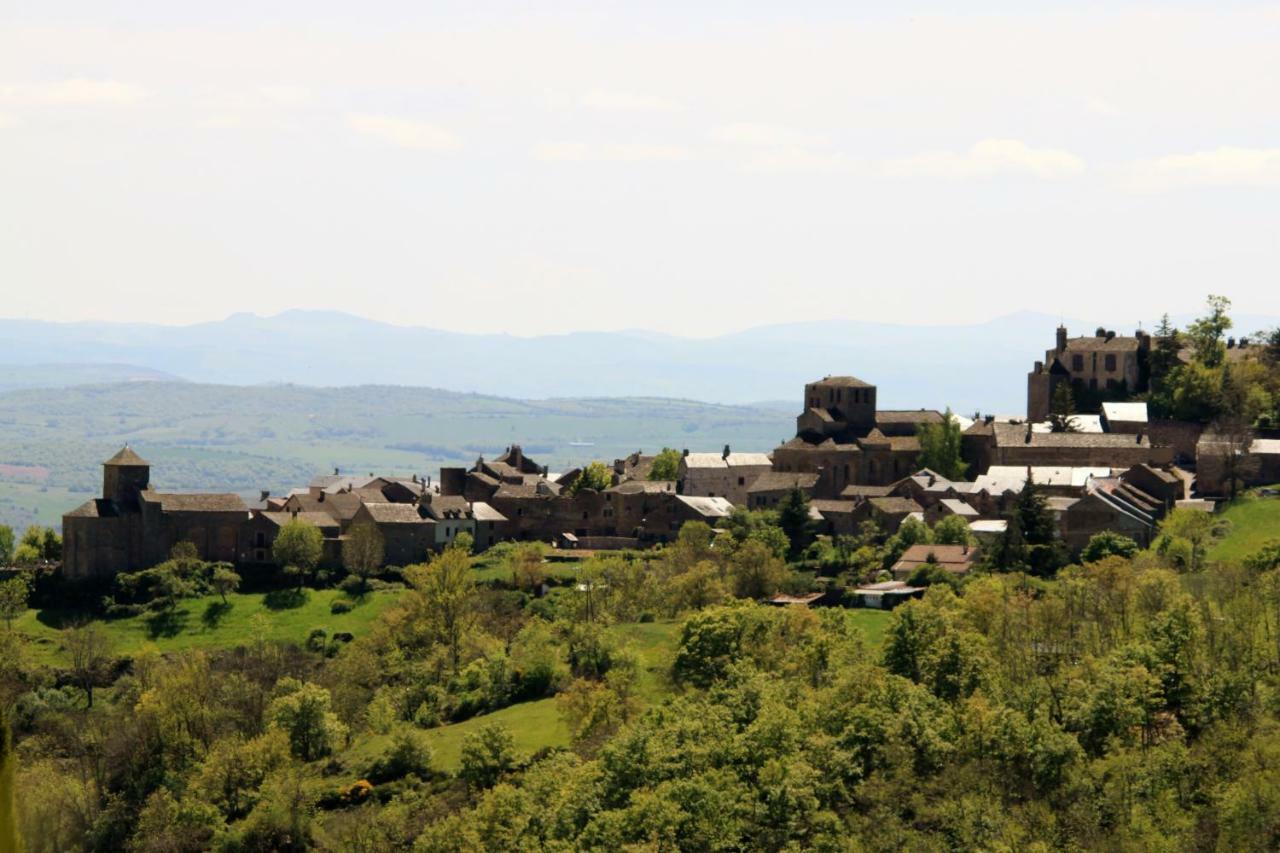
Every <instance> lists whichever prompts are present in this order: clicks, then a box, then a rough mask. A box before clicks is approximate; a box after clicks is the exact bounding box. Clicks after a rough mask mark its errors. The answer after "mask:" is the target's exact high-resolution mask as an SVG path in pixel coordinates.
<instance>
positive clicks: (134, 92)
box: [0, 77, 148, 107]
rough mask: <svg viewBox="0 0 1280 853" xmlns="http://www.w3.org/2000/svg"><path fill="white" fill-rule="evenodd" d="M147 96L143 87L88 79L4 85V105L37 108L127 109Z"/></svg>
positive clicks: (1, 89) (0, 90) (0, 89)
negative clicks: (119, 107)
mask: <svg viewBox="0 0 1280 853" xmlns="http://www.w3.org/2000/svg"><path fill="white" fill-rule="evenodd" d="M147 95H148V92H147V90H146V89H143V88H141V87H139V86H133V85H130V84H128V83H121V82H120V81H118V80H94V79H90V78H87V77H73V78H71V79H69V80H60V81H56V82H52V83H19V84H14V85H8V86H0V102H5V103H11V104H18V105H23V106H34V107H68V106H72V107H83V106H125V105H129V104H134V103H137V102H138V101H140V100H142V99H143V98H145V97H147Z"/></svg>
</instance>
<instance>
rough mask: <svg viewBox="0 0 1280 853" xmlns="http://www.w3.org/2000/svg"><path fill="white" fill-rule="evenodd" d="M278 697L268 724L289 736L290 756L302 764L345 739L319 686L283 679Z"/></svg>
mask: <svg viewBox="0 0 1280 853" xmlns="http://www.w3.org/2000/svg"><path fill="white" fill-rule="evenodd" d="M276 693H277V696H276V698H275V700H274V701H272V703H271V706H270V708H268V710H267V716H268V717H269V718H270V720H271V722H272V723H273V724H274V725H275V726H276V727H277V728H279V729H280V730H281V731H283V732H284V733H285V734H286V735H288V736H289V746H290V749H292V751H293V754H294V755H296V756H297V757H298V758H300V759H302V760H303V761H315V760H316V759H317V758H322V757H323V756H326V755H328V754H329V753H330V752H332V751H333V748H334V746H335V745H336V744H337V742H338V741H339V740H340V739H342V738H343V737H345V736H346V733H347V727H346V726H344V725H343V724H342V723H341V722H340V721H339V720H338V716H337V714H334V713H333V711H332V710H331V708H330V706H331V704H332V700H331V698H330V695H329V691H328V690H325V689H324V688H323V687H321V686H320V685H318V684H312V683H310V682H302V681H298V680H297V679H296V678H282V679H281V680H280V683H279V684H277V685H276Z"/></svg>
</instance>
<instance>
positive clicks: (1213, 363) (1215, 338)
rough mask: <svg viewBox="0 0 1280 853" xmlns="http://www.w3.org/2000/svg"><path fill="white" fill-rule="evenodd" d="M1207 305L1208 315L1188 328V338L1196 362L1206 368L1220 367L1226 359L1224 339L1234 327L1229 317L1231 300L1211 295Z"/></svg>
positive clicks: (1198, 319)
mask: <svg viewBox="0 0 1280 853" xmlns="http://www.w3.org/2000/svg"><path fill="white" fill-rule="evenodd" d="M1207 305H1208V309H1209V310H1208V313H1207V314H1205V315H1204V316H1203V317H1200V318H1197V319H1196V320H1195V321H1194V322H1193V323H1192V324H1191V325H1190V326H1188V327H1187V338H1188V339H1189V340H1190V342H1191V353H1192V355H1193V357H1194V358H1195V360H1196V361H1198V362H1200V364H1202V365H1204V366H1205V367H1219V366H1220V365H1221V364H1222V363H1223V361H1224V360H1225V359H1226V347H1225V346H1224V345H1223V343H1222V337H1223V335H1225V334H1226V333H1227V330H1228V329H1230V328H1231V326H1232V322H1231V317H1229V316H1228V315H1227V312H1228V311H1230V310H1231V300H1230V299H1228V298H1227V297H1225V296H1214V295H1212V294H1210V295H1209V298H1208V300H1207Z"/></svg>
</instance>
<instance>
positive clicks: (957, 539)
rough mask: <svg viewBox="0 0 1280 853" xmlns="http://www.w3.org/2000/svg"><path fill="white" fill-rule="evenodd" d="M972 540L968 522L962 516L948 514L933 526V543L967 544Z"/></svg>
mask: <svg viewBox="0 0 1280 853" xmlns="http://www.w3.org/2000/svg"><path fill="white" fill-rule="evenodd" d="M972 540H973V536H972V535H971V534H970V532H969V522H967V521H965V520H964V518H963V517H962V516H959V515H948V516H947V517H946V518H944V519H942V520H941V521H939V522H938V523H937V524H935V525H934V526H933V542H934V544H935V545H968V544H969V543H970V542H971V541H972Z"/></svg>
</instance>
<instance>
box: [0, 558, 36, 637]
mask: <svg viewBox="0 0 1280 853" xmlns="http://www.w3.org/2000/svg"><path fill="white" fill-rule="evenodd" d="M30 597H31V579H30V578H29V577H28V575H27V574H26V573H25V572H21V573H19V574H16V575H14V576H13V577H11V578H9V579H8V580H6V581H0V619H3V620H4V627H5V630H6V631H11V630H13V620H14V619H17V618H18V617H19V616H21V615H22V614H23V613H24V612H26V609H27V599H28V598H30Z"/></svg>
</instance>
